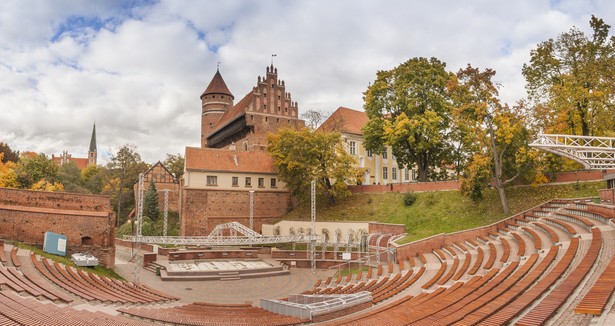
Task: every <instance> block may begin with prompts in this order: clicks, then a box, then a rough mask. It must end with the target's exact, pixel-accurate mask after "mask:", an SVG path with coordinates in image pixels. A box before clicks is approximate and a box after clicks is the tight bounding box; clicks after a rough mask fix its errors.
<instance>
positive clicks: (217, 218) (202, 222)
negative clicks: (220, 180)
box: [180, 188, 290, 236]
mask: <svg viewBox="0 0 615 326" xmlns="http://www.w3.org/2000/svg"><path fill="white" fill-rule="evenodd" d="M289 208H290V193H289V192H288V191H260V192H256V193H254V230H255V231H257V232H261V229H262V224H263V223H271V222H273V221H275V220H276V219H277V218H279V217H280V216H282V215H283V214H284V213H286V212H287V211H288V210H289ZM228 222H239V223H241V224H243V225H245V226H249V225H250V193H249V192H248V191H231V190H224V191H217V190H209V189H189V188H184V189H182V194H181V218H180V234H181V235H184V236H198V235H208V234H209V233H210V232H211V231H212V230H213V229H214V227H215V226H216V225H218V224H222V223H228Z"/></svg>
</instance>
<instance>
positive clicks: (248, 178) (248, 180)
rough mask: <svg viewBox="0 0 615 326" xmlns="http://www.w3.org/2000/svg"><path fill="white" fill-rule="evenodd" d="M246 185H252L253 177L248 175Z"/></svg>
mask: <svg viewBox="0 0 615 326" xmlns="http://www.w3.org/2000/svg"><path fill="white" fill-rule="evenodd" d="M246 187H252V178H251V177H246Z"/></svg>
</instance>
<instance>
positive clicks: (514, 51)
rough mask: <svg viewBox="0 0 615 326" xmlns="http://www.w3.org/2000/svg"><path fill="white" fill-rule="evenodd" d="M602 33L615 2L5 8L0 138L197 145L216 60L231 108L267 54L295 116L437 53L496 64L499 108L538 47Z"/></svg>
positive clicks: (36, 143) (153, 157) (0, 33)
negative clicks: (598, 25)
mask: <svg viewBox="0 0 615 326" xmlns="http://www.w3.org/2000/svg"><path fill="white" fill-rule="evenodd" d="M592 13H595V14H596V15H597V16H598V17H601V18H604V19H605V20H606V23H607V24H609V23H610V24H613V23H615V21H609V19H610V17H615V5H613V4H612V2H610V1H597V2H596V1H589V0H587V1H581V2H578V1H558V2H552V1H547V0H541V1H533V0H524V1H515V2H513V1H506V2H505V1H481V0H477V1H466V2H462V3H451V2H449V1H441V0H440V1H430V2H423V1H421V2H419V1H388V2H382V1H375V0H373V1H371V0H366V1H349V0H348V1H327V2H325V1H258V2H256V1H240V0H236V1H215V2H213V1H170V0H161V1H158V2H153V3H150V2H143V3H140V2H136V3H135V4H133V5H132V7H125V3H124V2H123V1H119V0H118V1H114V2H107V1H85V0H84V1H78V2H75V1H54V2H53V3H51V2H42V3H40V2H36V3H34V2H32V3H31V2H29V1H19V0H15V1H3V2H2V3H1V4H0V108H1V110H2V113H3V114H2V117H3V124H2V125H3V126H2V128H0V141H6V142H8V143H9V144H10V145H11V146H13V147H15V148H17V149H19V150H34V151H42V152H45V153H47V154H51V153H56V154H58V153H61V152H62V151H63V150H69V151H70V152H71V153H73V154H74V155H85V152H86V150H87V146H88V144H89V136H90V132H91V126H92V123H93V122H94V121H96V123H97V131H98V135H97V136H98V137H97V139H98V145H99V148H100V149H104V150H106V151H114V150H116V149H117V148H118V147H119V146H121V145H123V144H126V143H130V144H134V145H136V146H137V148H138V151H139V152H140V153H141V154H142V156H143V158H144V159H145V160H147V161H148V162H155V161H157V160H162V159H164V158H165V154H166V153H178V152H183V147H184V146H186V145H190V146H194V145H198V144H199V137H200V100H199V95H200V94H201V92H202V91H203V89H204V88H205V87H206V86H207V83H208V82H209V80H210V79H211V77H212V75H213V73H214V72H215V69H216V63H217V62H218V61H220V62H221V67H220V69H221V72H222V74H223V76H224V78H225V80H226V82H227V84H228V86H229V87H230V89H231V91H232V92H233V93H234V95H235V97H236V100H237V101H238V100H239V99H241V97H243V95H245V94H246V93H247V92H248V91H249V90H251V88H252V87H253V86H254V85H255V83H256V80H257V76H258V75H261V76H262V75H264V74H265V66H267V65H269V64H270V60H271V54H273V53H275V54H277V57H275V65H276V67H278V71H279V77H280V78H281V79H283V80H285V81H286V85H287V90H288V91H290V92H291V93H292V95H293V99H294V100H296V101H299V107H300V110H305V109H311V108H316V109H323V110H333V109H335V108H337V107H338V106H348V107H353V108H357V109H360V108H361V107H362V92H363V91H364V90H365V89H366V87H367V85H368V83H369V82H371V81H373V79H374V78H375V76H376V72H377V71H378V70H384V69H391V68H393V67H395V66H397V65H398V64H400V63H402V62H404V61H406V60H408V59H410V58H412V57H416V56H427V57H429V56H435V57H437V58H439V59H441V60H442V61H445V62H447V67H448V68H449V69H450V70H451V71H456V70H458V69H459V68H462V67H465V65H466V64H467V63H471V64H472V65H473V66H477V67H481V68H488V67H489V68H493V69H495V70H496V71H497V76H496V79H497V80H498V81H500V82H501V83H502V86H503V88H502V92H501V95H502V98H503V99H504V100H505V101H507V102H515V101H516V100H518V99H520V98H522V97H524V96H525V91H524V84H525V81H524V79H523V76H522V75H521V67H522V65H523V63H525V62H527V60H528V59H529V52H530V50H531V49H533V48H535V46H536V44H537V43H538V42H541V41H544V40H547V39H548V38H550V37H555V36H557V35H558V34H560V33H562V32H565V31H568V30H569V29H570V28H571V27H572V26H573V25H575V26H577V27H579V28H581V29H582V30H585V31H587V30H588V19H589V17H590V15H591V14H592Z"/></svg>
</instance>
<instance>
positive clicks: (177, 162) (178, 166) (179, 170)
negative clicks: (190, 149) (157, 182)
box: [163, 153, 185, 180]
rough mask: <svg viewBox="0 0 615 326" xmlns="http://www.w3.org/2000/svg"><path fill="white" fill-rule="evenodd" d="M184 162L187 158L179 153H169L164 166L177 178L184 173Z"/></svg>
mask: <svg viewBox="0 0 615 326" xmlns="http://www.w3.org/2000/svg"><path fill="white" fill-rule="evenodd" d="M184 163H185V159H184V157H183V156H182V155H181V154H179V153H177V154H176V155H172V154H167V159H166V160H164V162H163V164H164V166H166V168H167V169H169V171H171V173H173V174H174V175H175V178H177V180H179V179H180V178H181V177H182V176H183V175H184Z"/></svg>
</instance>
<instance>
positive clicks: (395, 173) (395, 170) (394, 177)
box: [391, 167, 397, 180]
mask: <svg viewBox="0 0 615 326" xmlns="http://www.w3.org/2000/svg"><path fill="white" fill-rule="evenodd" d="M391 179H393V180H397V168H396V167H392V168H391Z"/></svg>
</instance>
